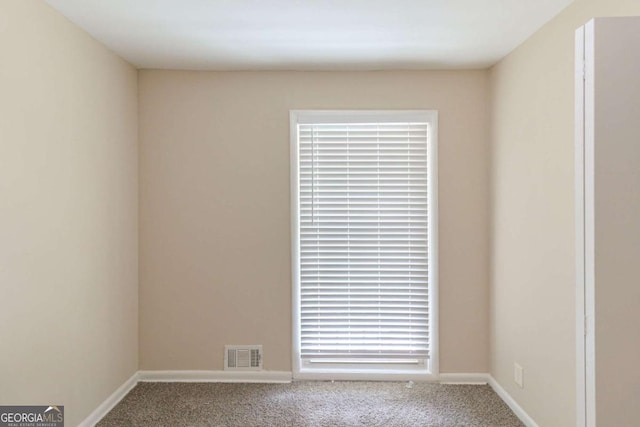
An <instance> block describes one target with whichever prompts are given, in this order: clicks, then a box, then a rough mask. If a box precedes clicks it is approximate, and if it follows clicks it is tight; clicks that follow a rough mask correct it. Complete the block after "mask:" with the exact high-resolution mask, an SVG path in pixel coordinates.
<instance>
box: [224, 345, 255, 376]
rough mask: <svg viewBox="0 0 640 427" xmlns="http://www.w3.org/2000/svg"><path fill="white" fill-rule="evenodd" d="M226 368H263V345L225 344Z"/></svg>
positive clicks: (246, 369) (245, 369) (237, 369)
mask: <svg viewBox="0 0 640 427" xmlns="http://www.w3.org/2000/svg"><path fill="white" fill-rule="evenodd" d="M224 369H225V370H236V371H259V370H261V369H262V346H261V345H225V346H224Z"/></svg>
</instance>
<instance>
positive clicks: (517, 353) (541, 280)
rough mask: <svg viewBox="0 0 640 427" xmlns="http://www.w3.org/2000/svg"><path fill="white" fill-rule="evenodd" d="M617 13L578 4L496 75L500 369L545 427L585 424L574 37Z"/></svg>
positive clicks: (501, 378) (629, 5) (629, 11)
mask: <svg viewBox="0 0 640 427" xmlns="http://www.w3.org/2000/svg"><path fill="white" fill-rule="evenodd" d="M617 15H640V2H638V1H637V0H576V1H575V2H574V3H573V4H572V5H571V6H569V7H568V8H567V9H565V11H563V12H562V13H561V14H560V15H558V16H557V17H556V18H555V19H553V20H552V21H550V22H549V23H548V24H547V25H546V26H544V27H543V28H542V29H541V30H540V31H538V32H537V33H536V34H535V35H534V36H533V37H531V38H530V39H529V40H528V41H526V42H525V43H524V44H523V45H521V46H520V47H518V48H517V49H516V50H515V51H514V52H512V53H511V54H510V55H509V56H508V57H507V58H505V59H504V60H502V61H501V62H500V63H498V64H497V65H496V66H494V67H493V68H492V69H491V98H492V119H491V129H492V157H491V159H492V160H491V171H492V176H491V182H492V185H491V188H492V204H491V208H492V235H491V240H492V256H491V260H492V261H491V277H492V287H491V300H492V304H491V332H492V340H491V354H492V369H491V371H492V374H493V376H494V377H495V378H496V379H497V381H498V382H499V383H500V384H501V385H502V386H503V387H504V388H505V389H506V390H507V392H509V393H510V394H511V395H512V396H513V397H514V398H515V399H516V401H517V402H518V403H519V404H520V405H521V406H522V407H523V408H524V409H525V411H527V412H528V413H529V415H531V416H532V417H533V418H534V419H535V420H536V421H537V423H538V424H539V425H540V426H544V427H553V426H559V427H566V426H572V425H575V396H576V393H575V367H576V364H575V273H574V268H575V267H574V265H575V259H574V257H575V255H574V254H575V252H574V218H573V215H574V206H573V200H574V190H573V185H574V168H573V147H574V146H573V144H574V135H573V129H574V117H573V114H574V98H573V85H574V68H573V67H574V65H573V61H574V32H575V29H576V28H578V27H579V26H581V25H583V24H584V23H585V22H586V21H588V20H589V19H590V18H592V17H594V16H617ZM514 362H518V363H520V364H521V365H522V366H523V367H524V370H525V375H524V376H525V379H524V382H525V387H524V389H520V388H519V387H518V386H516V384H515V383H514V382H513V363H514Z"/></svg>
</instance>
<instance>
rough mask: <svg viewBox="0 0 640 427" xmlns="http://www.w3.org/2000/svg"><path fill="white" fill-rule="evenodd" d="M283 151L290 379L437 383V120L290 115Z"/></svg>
mask: <svg viewBox="0 0 640 427" xmlns="http://www.w3.org/2000/svg"><path fill="white" fill-rule="evenodd" d="M291 149H292V165H291V170H292V228H293V251H292V252H293V279H294V280H293V282H294V290H293V306H294V312H293V318H294V322H293V323H294V340H293V341H294V376H296V377H297V378H305V377H306V378H313V377H316V376H317V377H320V378H322V377H323V374H331V377H332V378H345V379H349V378H352V377H357V375H358V374H359V373H364V374H367V378H371V379H375V377H373V376H371V375H372V374H379V375H380V376H381V377H382V378H387V377H389V376H390V375H395V374H406V373H417V374H420V375H424V374H432V375H435V374H437V358H436V356H437V352H436V350H435V346H436V343H437V336H436V331H437V329H436V324H435V322H436V308H437V305H436V291H437V286H436V280H437V279H436V277H437V275H436V267H437V263H436V262H435V260H436V251H437V249H436V248H437V245H436V243H437V242H436V230H437V227H436V221H437V208H436V206H437V205H436V201H437V194H436V191H437V183H436V177H437V173H436V167H437V161H436V156H437V112H435V111H292V112H291ZM337 374H340V375H337Z"/></svg>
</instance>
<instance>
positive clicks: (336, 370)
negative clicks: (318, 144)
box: [289, 110, 439, 381]
mask: <svg viewBox="0 0 640 427" xmlns="http://www.w3.org/2000/svg"><path fill="white" fill-rule="evenodd" d="M380 118H386V120H387V121H390V119H392V118H393V119H396V121H398V122H410V121H421V122H427V123H428V124H429V126H428V134H427V139H428V144H427V150H428V151H427V156H428V171H429V184H428V185H429V187H428V191H429V199H428V206H429V209H430V210H429V216H428V218H429V221H428V228H427V229H428V236H429V240H428V242H429V243H428V244H429V247H428V251H429V260H428V262H429V277H428V283H429V336H430V358H429V361H428V363H427V364H424V363H418V361H417V360H416V361H410V360H407V361H406V363H397V362H395V363H389V364H376V365H371V364H364V363H363V364H362V366H361V367H360V366H356V365H359V364H358V363H357V362H354V363H350V364H339V363H317V364H316V363H303V361H302V359H301V357H300V327H301V321H300V317H299V316H300V280H299V278H300V266H299V260H300V247H299V242H300V236H299V230H300V227H299V226H300V224H299V219H300V212H299V194H300V193H299V159H298V156H299V151H298V124H299V123H305V122H306V123H311V122H322V121H325V122H327V121H328V120H330V121H331V122H333V123H337V122H343V123H354V122H362V121H363V120H373V119H380ZM289 124H290V153H291V160H290V168H291V256H292V263H291V266H292V284H293V289H292V308H293V312H292V324H293V328H292V332H293V337H292V364H293V378H294V379H309V380H314V379H318V380H327V379H336V380H389V381H407V380H422V381H424V380H435V379H437V378H438V376H439V357H438V354H439V339H438V112H437V111H436V110H291V111H290V114H289ZM412 362H413V363H412Z"/></svg>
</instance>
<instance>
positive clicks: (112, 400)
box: [78, 372, 138, 427]
mask: <svg viewBox="0 0 640 427" xmlns="http://www.w3.org/2000/svg"><path fill="white" fill-rule="evenodd" d="M136 384H138V373H137V372H136V373H134V374H133V375H131V378H129V379H128V380H127V381H125V383H124V384H122V385H121V386H120V387H118V389H117V390H116V391H114V392H113V393H112V394H111V396H109V397H107V398H106V400H105V401H104V402H102V403H101V404H100V406H98V407H97V408H96V409H95V410H94V411H93V412H92V413H91V414H89V416H88V417H87V418H85V419H84V421H82V422H81V423H80V424H78V427H93V426H95V425H96V424H97V423H98V421H100V420H101V419H102V417H104V416H105V415H107V414H108V413H109V411H110V410H112V409H113V408H114V406H116V405H117V404H118V402H120V401H121V400H122V398H123V397H125V396H126V395H127V393H129V392H130V391H131V389H132V388H134V387H135V386H136Z"/></svg>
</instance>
